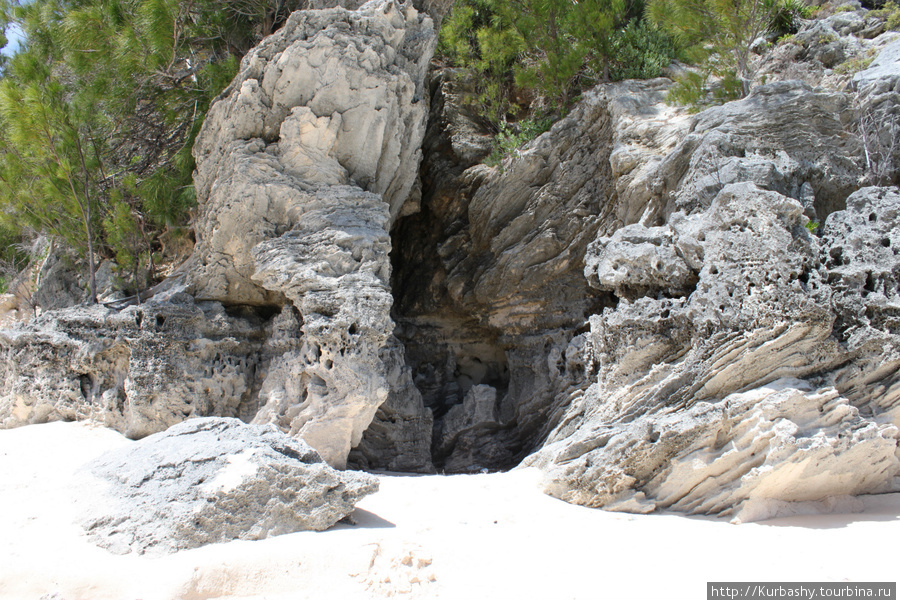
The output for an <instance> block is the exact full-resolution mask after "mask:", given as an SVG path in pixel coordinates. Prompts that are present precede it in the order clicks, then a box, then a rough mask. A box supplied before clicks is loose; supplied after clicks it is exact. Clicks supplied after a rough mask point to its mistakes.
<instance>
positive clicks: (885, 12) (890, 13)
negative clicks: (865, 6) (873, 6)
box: [868, 2, 900, 31]
mask: <svg viewBox="0 0 900 600" xmlns="http://www.w3.org/2000/svg"><path fill="white" fill-rule="evenodd" d="M868 16H872V17H878V18H879V19H884V21H885V27H887V29H889V30H891V31H900V6H898V5H897V3H896V2H886V3H885V5H884V6H882V7H881V8H880V9H878V10H872V11H869V14H868Z"/></svg>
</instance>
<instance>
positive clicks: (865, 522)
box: [0, 423, 900, 600]
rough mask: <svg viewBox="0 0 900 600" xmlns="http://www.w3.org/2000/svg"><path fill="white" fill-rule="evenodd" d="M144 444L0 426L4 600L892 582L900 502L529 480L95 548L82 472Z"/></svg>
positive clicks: (583, 595) (528, 476)
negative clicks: (195, 536)
mask: <svg viewBox="0 0 900 600" xmlns="http://www.w3.org/2000/svg"><path fill="white" fill-rule="evenodd" d="M128 443H131V442H129V441H128V440H126V439H124V438H123V437H122V436H120V435H119V434H117V433H115V432H112V431H109V430H107V429H103V428H98V427H93V426H89V425H86V424H76V423H51V424H47V425H37V426H31V427H24V428H21V429H15V430H9V431H0V598H3V599H7V598H14V599H18V598H21V599H28V600H39V599H40V598H41V597H42V596H44V595H52V594H57V595H56V596H55V598H58V599H65V600H79V599H85V600H104V599H114V600H138V599H140V600H155V599H176V598H177V599H185V600H188V599H200V598H254V599H262V598H266V599H269V600H280V599H302V598H310V599H315V600H323V599H338V600H350V599H355V598H366V599H368V598H384V597H393V598H411V599H418V598H445V599H461V600H462V599H466V600H468V599H481V598H484V599H491V600H494V599H500V600H504V599H510V600H512V599H516V600H522V599H542V600H543V599H553V600H568V599H618V598H621V599H628V598H653V599H661V598H666V599H676V600H677V599H681V598H684V599H694V598H697V599H701V598H705V597H706V582H707V581H895V580H896V579H897V573H898V572H900V569H898V567H897V558H896V554H895V552H894V551H893V550H892V548H893V546H894V545H895V544H896V540H897V539H900V495H898V494H893V495H885V496H879V497H870V498H866V499H865V500H864V502H865V507H866V509H865V511H864V512H863V513H859V514H844V515H827V516H823V515H818V516H799V517H790V518H782V519H773V520H770V521H765V522H761V523H751V524H743V525H732V524H730V523H728V522H727V521H725V520H718V519H709V518H687V517H682V516H677V515H646V516H645V515H627V514H617V513H608V512H603V511H600V510H593V509H588V508H583V507H578V506H571V505H568V504H566V503H564V502H561V501H559V500H555V499H553V498H550V497H548V496H545V495H544V494H542V493H541V492H540V491H539V490H538V488H537V481H538V478H539V476H538V474H537V473H536V472H534V471H532V470H519V471H513V472H511V473H504V474H492V475H467V476H450V477H441V476H423V477H403V476H383V477H382V480H381V491H380V492H378V493H377V494H375V495H373V496H370V497H368V498H366V499H364V500H363V501H362V502H361V503H360V504H359V505H358V509H357V511H356V513H355V514H354V516H355V518H356V520H357V524H356V525H355V526H351V525H343V524H341V525H338V526H337V527H335V528H333V529H331V530H329V531H326V532H321V533H315V532H303V533H295V534H291V535H284V536H280V537H276V538H272V539H268V540H263V541H257V542H243V541H236V542H231V543H227V544H217V545H214V546H208V547H205V548H200V549H196V550H190V551H185V552H180V553H178V554H175V555H170V556H167V557H163V558H146V557H140V556H135V555H125V556H117V555H113V554H110V553H109V552H107V551H106V550H102V549H100V548H98V547H96V546H94V545H92V544H91V543H90V542H89V541H88V540H87V538H86V537H85V535H84V534H83V532H82V531H81V529H80V527H79V526H78V525H77V524H75V523H74V521H75V515H77V514H78V512H79V511H80V510H81V508H82V507H83V506H84V504H85V503H88V502H91V501H92V500H91V498H92V494H91V489H90V488H87V487H86V485H85V483H84V481H85V480H84V476H83V475H78V474H77V469H78V467H79V466H80V465H82V464H84V463H85V462H87V461H88V460H90V459H92V458H93V457H95V456H97V455H99V454H100V453H102V452H104V451H105V450H107V449H109V448H113V447H116V446H121V445H124V444H128Z"/></svg>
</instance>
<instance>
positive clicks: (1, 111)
mask: <svg viewBox="0 0 900 600" xmlns="http://www.w3.org/2000/svg"><path fill="white" fill-rule="evenodd" d="M294 8H300V3H299V2H298V1H294V2H282V1H279V2H274V1H270V0H241V1H239V2H229V3H226V4H224V5H223V4H221V3H217V2H212V1H209V0H200V1H195V0H169V1H167V0H33V1H30V2H21V1H19V0H3V2H2V3H0V30H2V29H6V30H9V28H10V27H16V28H17V29H18V30H20V31H21V32H22V33H23V34H24V39H23V40H22V41H21V46H20V50H19V51H18V52H17V53H16V54H15V55H14V56H12V57H11V58H9V59H8V60H7V61H6V62H5V64H4V65H3V72H2V81H0V229H2V231H0V233H2V236H4V237H5V238H21V237H28V236H32V235H35V234H43V235H49V236H52V237H54V238H58V239H62V240H64V241H65V242H67V243H68V244H69V245H71V246H73V247H75V248H77V249H79V250H80V252H81V253H82V254H83V255H84V256H85V258H86V259H87V263H88V265H89V271H90V297H91V298H92V299H93V300H96V294H97V290H96V284H95V283H94V270H95V264H96V262H97V261H98V257H112V256H114V257H115V258H116V261H117V263H118V265H119V267H120V269H121V270H122V274H123V275H127V276H128V278H129V279H130V280H131V281H130V284H131V286H133V287H134V288H137V289H139V288H141V287H144V286H146V285H148V284H149V283H151V281H152V279H153V277H154V263H153V254H154V252H155V251H156V250H158V249H159V246H160V244H159V236H160V235H161V234H162V233H164V232H166V231H167V230H170V229H172V228H176V229H177V228H178V227H179V226H182V225H184V224H185V222H186V219H187V214H188V210H189V209H190V208H191V206H193V204H194V193H193V186H192V182H191V175H192V172H193V169H194V160H193V157H192V156H191V148H192V145H193V140H194V138H195V136H196V135H197V133H198V132H199V129H200V126H201V124H202V122H203V116H204V114H205V112H206V110H207V108H208V107H209V105H210V103H211V102H212V100H213V99H214V98H215V97H216V95H217V94H218V93H219V92H220V91H221V90H222V89H223V88H224V87H225V86H226V85H227V84H228V82H229V81H230V80H231V78H232V77H233V75H234V73H235V72H236V70H237V64H238V60H239V59H240V57H241V56H243V54H244V53H246V52H247V51H248V50H249V49H250V48H251V47H252V46H253V45H254V44H255V43H256V42H258V41H259V40H260V39H261V37H262V36H264V35H267V34H269V33H271V32H272V31H273V30H274V29H275V28H277V27H278V26H279V24H280V23H281V22H282V21H283V20H284V19H285V18H286V17H287V15H288V14H289V13H290V11H291V10H293V9H294Z"/></svg>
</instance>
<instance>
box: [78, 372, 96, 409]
mask: <svg viewBox="0 0 900 600" xmlns="http://www.w3.org/2000/svg"><path fill="white" fill-rule="evenodd" d="M78 384H79V388H80V389H81V396H82V397H83V398H84V399H85V400H87V402H88V404H90V403H91V401H92V397H93V395H94V394H93V390H94V377H93V375H91V374H90V373H84V374H82V375H79V376H78Z"/></svg>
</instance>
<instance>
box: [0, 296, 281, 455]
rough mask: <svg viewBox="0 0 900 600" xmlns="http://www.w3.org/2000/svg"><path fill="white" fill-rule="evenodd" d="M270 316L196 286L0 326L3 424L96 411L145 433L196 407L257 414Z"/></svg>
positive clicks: (127, 430)
mask: <svg viewBox="0 0 900 600" xmlns="http://www.w3.org/2000/svg"><path fill="white" fill-rule="evenodd" d="M229 313H230V314H229ZM265 316H268V315H263V316H259V315H257V314H256V313H254V311H250V310H247V311H243V310H239V309H235V310H230V311H226V310H225V309H224V308H223V307H222V305H221V304H218V303H214V302H206V303H199V304H196V303H194V301H193V298H191V297H190V296H188V295H186V294H180V295H177V296H176V297H175V298H173V301H171V302H164V303H157V304H147V305H143V306H140V307H137V306H135V307H130V308H127V309H125V310H123V311H121V312H117V311H114V310H111V309H107V308H104V307H102V306H91V307H77V308H70V309H65V310H61V311H51V312H48V313H45V314H44V315H42V316H41V317H39V318H38V319H36V320H34V321H32V322H30V323H28V324H24V325H21V324H20V325H18V326H17V327H15V328H12V329H8V330H5V331H3V332H2V333H0V348H2V356H3V358H2V363H0V364H2V365H3V384H4V385H3V396H2V398H0V419H2V425H3V426H4V427H14V426H18V425H25V424H29V423H44V422H47V421H55V420H83V419H92V420H95V421H98V422H101V423H103V424H105V425H107V426H108V427H112V428H114V429H116V430H118V431H121V432H122V433H124V434H125V435H127V436H129V437H132V438H139V437H143V436H146V435H149V434H151V433H155V432H158V431H161V430H163V429H166V428H167V427H169V426H170V425H174V424H176V423H180V422H181V421H183V420H184V419H186V418H188V417H191V416H207V415H217V416H228V417H244V418H247V415H248V414H249V415H253V414H255V412H256V402H255V398H254V396H255V393H254V388H257V387H258V383H257V382H256V369H257V368H262V367H263V366H264V365H265V363H266V362H267V360H269V358H270V357H267V356H266V352H265V351H264V350H263V346H264V341H265V339H266V337H267V336H268V335H271V333H272V323H271V322H267V320H266V319H265V318H264V317H265Z"/></svg>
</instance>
